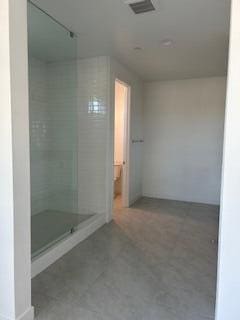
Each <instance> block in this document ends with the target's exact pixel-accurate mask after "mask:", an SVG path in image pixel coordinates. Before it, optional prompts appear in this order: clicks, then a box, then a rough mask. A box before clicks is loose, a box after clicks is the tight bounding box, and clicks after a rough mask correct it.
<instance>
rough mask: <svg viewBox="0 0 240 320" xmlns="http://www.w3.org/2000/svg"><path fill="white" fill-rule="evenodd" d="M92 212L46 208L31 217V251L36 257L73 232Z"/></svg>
mask: <svg viewBox="0 0 240 320" xmlns="http://www.w3.org/2000/svg"><path fill="white" fill-rule="evenodd" d="M91 217H93V215H91V214H75V213H69V212H61V211H53V210H46V211H43V212H40V213H38V214H35V215H33V216H32V217H31V251H32V258H34V257H36V256H37V255H39V254H40V253H42V252H43V251H45V250H46V249H48V248H49V247H50V246H52V245H53V244H55V243H56V242H57V241H59V240H61V239H63V238H64V237H66V236H67V235H69V234H71V233H73V231H74V228H77V227H78V226H79V225H80V224H81V223H82V222H84V221H86V220H88V219H90V218H91Z"/></svg>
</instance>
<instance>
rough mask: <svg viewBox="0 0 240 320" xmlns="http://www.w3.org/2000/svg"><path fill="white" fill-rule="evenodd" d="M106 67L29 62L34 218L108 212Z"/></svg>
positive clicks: (104, 61) (99, 61)
mask: <svg viewBox="0 0 240 320" xmlns="http://www.w3.org/2000/svg"><path fill="white" fill-rule="evenodd" d="M108 64H109V60H108V58H107V57H98V58H91V59H83V60H78V61H70V62H58V63H48V64H45V63H43V62H41V61H39V60H36V59H31V60H30V65H29V84H30V85H29V92H30V136H31V189H32V214H36V213H38V212H41V211H44V210H46V209H52V210H60V211H68V212H80V213H104V212H106V170H107V169H106V163H107V158H106V157H107V134H108V132H107V128H108V125H107V121H108V114H107V113H108V111H109V105H108V95H109V85H110V84H109V71H108V70H109V67H108ZM77 76H78V79H77ZM77 80H78V81H77Z"/></svg>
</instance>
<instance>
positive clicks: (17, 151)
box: [0, 0, 33, 320]
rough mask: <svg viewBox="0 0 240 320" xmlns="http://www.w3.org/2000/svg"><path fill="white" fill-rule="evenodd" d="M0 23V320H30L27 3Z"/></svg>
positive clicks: (5, 6)
mask: <svg viewBox="0 0 240 320" xmlns="http://www.w3.org/2000/svg"><path fill="white" fill-rule="evenodd" d="M0 21H1V22H0V38H1V42H0V70H1V72H0V90H1V94H0V96H1V104H0V112H1V117H0V145H1V156H0V177H1V179H0V221H1V223H0V320H6V319H7V320H32V319H33V309H32V307H31V281H30V280H31V274H30V268H31V259H30V168H29V130H28V126H29V122H28V77H27V25H26V22H27V14H26V1H25V0H19V1H14V0H1V2H0Z"/></svg>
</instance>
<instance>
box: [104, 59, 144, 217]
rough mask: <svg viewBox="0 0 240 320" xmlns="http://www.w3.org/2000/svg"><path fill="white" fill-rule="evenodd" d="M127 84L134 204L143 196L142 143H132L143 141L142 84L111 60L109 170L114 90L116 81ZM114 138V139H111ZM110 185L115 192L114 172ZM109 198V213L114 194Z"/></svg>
mask: <svg viewBox="0 0 240 320" xmlns="http://www.w3.org/2000/svg"><path fill="white" fill-rule="evenodd" d="M116 78H117V79H119V80H120V81H123V82H125V83H126V84H128V85H129V86H130V87H131V97H130V100H131V101H130V104H131V110H130V142H129V143H130V148H129V149H130V154H129V158H130V159H129V168H130V176H129V202H130V203H133V202H134V201H135V200H136V199H138V198H139V197H140V196H141V195H142V160H141V159H142V143H134V144H133V143H132V140H133V139H136V140H141V139H143V127H142V82H141V80H140V79H139V78H138V76H137V75H136V74H134V72H132V71H130V70H129V69H128V68H126V67H125V66H123V65H122V64H121V63H119V62H118V61H117V60H115V59H113V58H111V59H110V81H111V83H110V93H109V97H110V105H111V114H110V115H109V128H108V132H109V137H108V146H109V148H108V152H109V156H108V159H109V163H108V168H111V166H113V161H114V159H113V145H114V144H113V142H114V141H113V135H112V133H113V132H114V127H113V125H114V91H115V90H114V88H115V80H116ZM111 136H112V139H111ZM107 179H108V181H109V182H108V184H109V186H111V190H113V170H111V172H108V177H107ZM109 197H110V198H107V204H108V206H109V204H110V207H109V212H111V210H112V209H111V208H112V199H113V193H111V192H109Z"/></svg>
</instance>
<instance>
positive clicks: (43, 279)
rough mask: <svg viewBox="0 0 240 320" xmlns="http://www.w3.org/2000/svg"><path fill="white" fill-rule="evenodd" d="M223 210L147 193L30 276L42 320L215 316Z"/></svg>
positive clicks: (199, 318) (164, 319) (198, 319)
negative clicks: (219, 232)
mask: <svg viewBox="0 0 240 320" xmlns="http://www.w3.org/2000/svg"><path fill="white" fill-rule="evenodd" d="M217 236H218V207H215V206H210V205H200V204H191V203H184V202H176V201H166V200H156V199H150V198H142V199H140V200H139V201H137V202H136V203H135V204H134V205H133V206H132V207H131V208H129V209H121V208H120V207H119V206H116V208H115V218H114V221H113V222H111V223H110V224H108V225H105V226H104V227H102V228H101V229H99V230H98V231H97V232H96V233H94V234H93V235H92V236H91V237H89V238H88V239H87V240H85V241H84V242H82V243H80V244H79V245H78V246H77V247H75V248H74V249H73V250H72V251H71V252H69V253H68V254H66V255H65V256H64V257H63V258H61V259H60V260H58V261H57V262H56V263H55V264H53V265H52V266H50V267H49V268H48V269H47V270H46V271H44V272H42V273H41V274H40V275H39V276H37V277H36V278H34V279H33V281H32V294H33V305H34V306H35V309H36V318H37V319H38V320H49V319H51V320H63V319H64V320H207V319H213V318H214V302H215V284H216V260H217Z"/></svg>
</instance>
